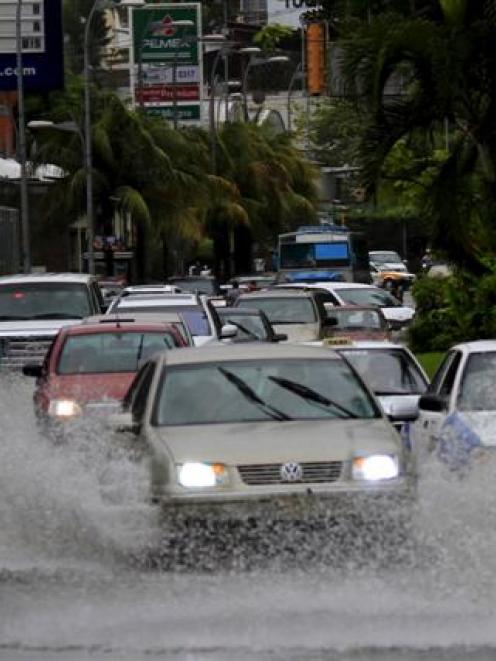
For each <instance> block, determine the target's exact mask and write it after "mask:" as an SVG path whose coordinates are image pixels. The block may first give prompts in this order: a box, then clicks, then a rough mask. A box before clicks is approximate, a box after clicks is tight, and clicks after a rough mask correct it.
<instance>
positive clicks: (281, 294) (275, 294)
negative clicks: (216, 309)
mask: <svg viewBox="0 0 496 661" xmlns="http://www.w3.org/2000/svg"><path fill="white" fill-rule="evenodd" d="M311 296H312V293H311V292H308V291H299V290H298V289H295V290H291V289H289V288H288V289H283V288H282V287H281V288H280V289H262V290H260V291H252V292H247V293H246V294H241V295H240V296H238V301H239V300H240V299H243V300H244V299H251V298H253V299H256V298H295V297H299V298H309V297H311Z"/></svg>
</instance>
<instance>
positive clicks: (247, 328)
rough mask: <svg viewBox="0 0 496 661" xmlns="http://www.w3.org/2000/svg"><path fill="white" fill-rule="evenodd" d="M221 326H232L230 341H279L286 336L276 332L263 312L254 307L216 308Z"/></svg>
mask: <svg viewBox="0 0 496 661" xmlns="http://www.w3.org/2000/svg"><path fill="white" fill-rule="evenodd" d="M216 312H217V315H218V316H219V320H220V324H221V326H223V327H224V326H226V325H230V326H234V327H235V328H236V334H235V335H234V336H233V337H232V338H231V339H230V341H231V342H280V341H283V340H287V339H288V336H287V335H285V334H283V333H276V332H275V331H274V328H273V327H272V324H271V323H270V321H269V319H268V317H267V315H266V314H265V312H262V311H261V310H257V309H256V308H253V309H251V308H243V307H238V308H230V307H220V308H216Z"/></svg>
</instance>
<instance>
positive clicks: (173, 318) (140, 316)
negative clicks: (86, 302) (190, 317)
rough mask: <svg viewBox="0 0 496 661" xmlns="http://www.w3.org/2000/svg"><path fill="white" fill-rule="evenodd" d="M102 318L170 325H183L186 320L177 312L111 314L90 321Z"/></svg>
mask: <svg viewBox="0 0 496 661" xmlns="http://www.w3.org/2000/svg"><path fill="white" fill-rule="evenodd" d="M100 316H102V317H103V318H105V319H111V320H113V321H121V322H122V320H123V319H134V320H135V321H136V322H138V323H148V322H150V323H155V322H156V323H159V324H160V323H164V322H165V323H168V324H183V325H184V320H183V318H182V317H181V316H180V315H179V313H177V312H160V313H157V312H126V313H122V312H111V313H110V314H105V315H98V316H95V317H89V319H90V320H91V319H98V318H99V317H100Z"/></svg>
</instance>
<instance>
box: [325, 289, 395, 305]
mask: <svg viewBox="0 0 496 661" xmlns="http://www.w3.org/2000/svg"><path fill="white" fill-rule="evenodd" d="M337 294H338V295H339V296H340V297H341V298H342V299H343V301H344V302H345V303H347V304H348V305H375V306H377V307H379V308H397V307H401V303H400V302H399V301H398V299H397V298H395V297H394V296H392V295H391V294H390V293H389V292H387V291H383V290H382V289H375V288H374V287H363V288H362V287H353V288H351V287H350V289H339V291H337Z"/></svg>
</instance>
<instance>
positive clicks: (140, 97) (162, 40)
mask: <svg viewBox="0 0 496 661" xmlns="http://www.w3.org/2000/svg"><path fill="white" fill-rule="evenodd" d="M131 16H132V26H131V32H132V62H133V67H132V70H133V81H132V89H133V99H134V104H135V105H138V106H140V107H141V108H143V109H144V110H146V111H147V112H149V113H151V114H155V115H159V116H161V117H165V118H167V119H174V116H175V117H176V119H177V120H180V121H188V122H190V121H199V120H200V119H201V99H202V81H203V72H202V65H203V61H202V49H201V45H200V44H199V42H198V39H199V37H200V35H201V6H200V3H198V2H194V3H193V2H192V3H182V4H149V5H146V6H145V7H140V8H139V9H133V11H132V15H131Z"/></svg>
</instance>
